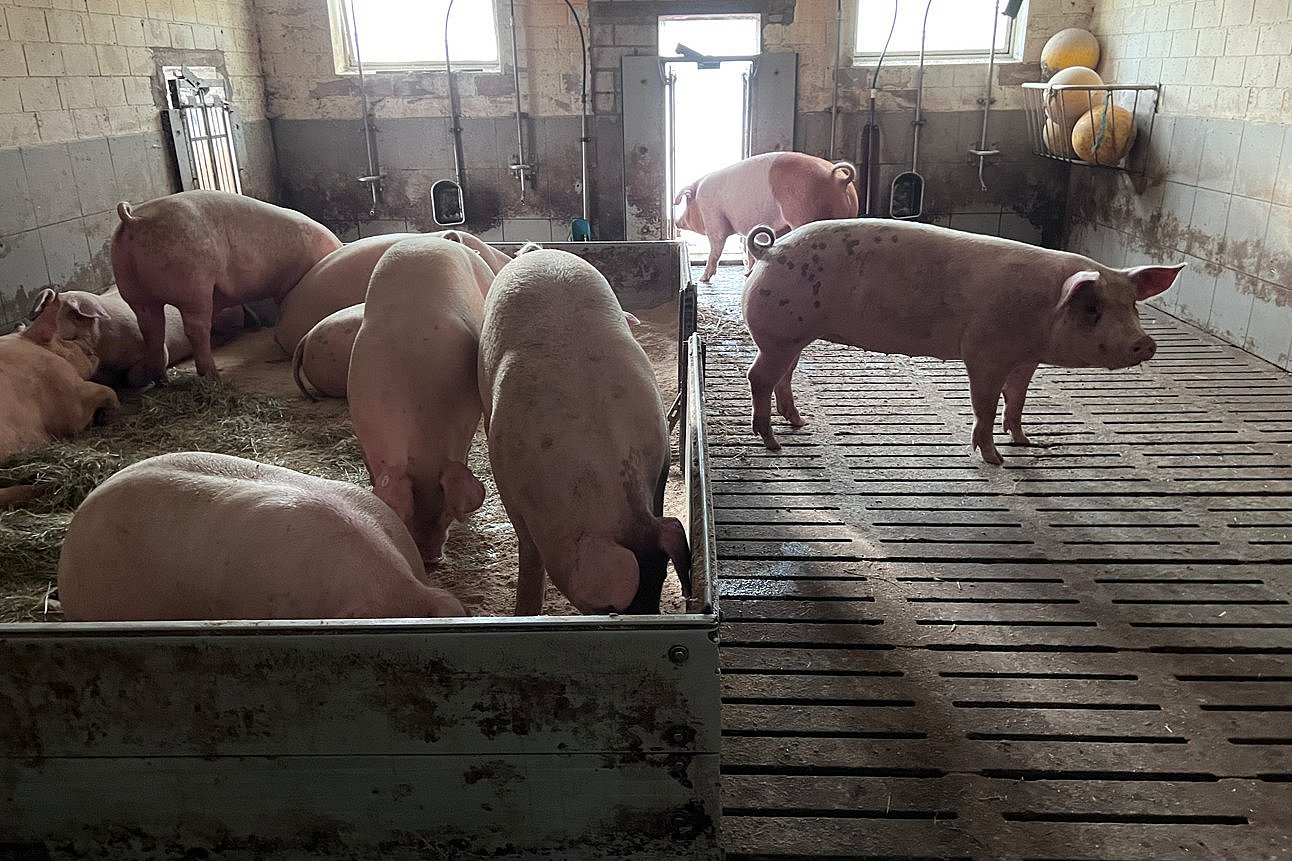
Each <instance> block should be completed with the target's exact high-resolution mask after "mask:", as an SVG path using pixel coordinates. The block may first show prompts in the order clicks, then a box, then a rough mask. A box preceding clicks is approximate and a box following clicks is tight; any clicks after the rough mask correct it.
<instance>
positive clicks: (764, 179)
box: [673, 152, 857, 284]
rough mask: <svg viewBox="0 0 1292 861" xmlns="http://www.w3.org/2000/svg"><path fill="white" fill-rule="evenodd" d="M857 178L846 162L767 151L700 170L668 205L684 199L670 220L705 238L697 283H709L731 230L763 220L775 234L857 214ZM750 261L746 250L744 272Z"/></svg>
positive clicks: (738, 230) (745, 229)
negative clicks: (706, 247) (707, 170)
mask: <svg viewBox="0 0 1292 861" xmlns="http://www.w3.org/2000/svg"><path fill="white" fill-rule="evenodd" d="M856 176H857V168H856V167H854V166H853V165H852V164H851V163H850V162H846V161H837V162H835V163H833V164H831V163H830V162H828V161H826V160H825V159H823V158H817V157H816V156H813V155H807V154H806V153H801V152H769V153H763V154H762V155H755V156H750V157H749V158H747V159H745V160H743V161H738V162H736V163H735V164H733V165H728V166H727V167H724V168H721V169H720V170H715V171H713V172H712V173H708V174H705V175H704V176H702V177H700V178H699V179H698V180H696V181H695V182H693V183H691V184H690V185H688V186H686V187H685V188H683V189H682V190H681V191H679V192H678V194H677V197H676V198H674V200H673V205H674V206H677V205H678V204H680V203H682V201H683V200H685V201H686V209H685V210H683V212H682V214H681V215H679V216H678V217H677V219H676V221H675V222H674V224H676V225H677V226H678V227H680V228H682V229H684V230H691V231H694V232H696V233H702V234H704V235H705V236H707V237H708V238H709V260H708V262H707V263H705V265H704V274H703V275H701V276H700V281H701V283H704V284H707V283H709V279H711V278H712V277H713V274H714V273H715V272H717V271H718V258H719V257H720V256H721V255H722V247H723V245H725V244H726V242H727V237H729V236H731V235H733V234H737V233H740V234H747V233H749V231H750V230H753V229H754V228H755V227H757V226H758V225H760V224H767V225H771V227H772V229H773V230H775V232H776V235H777V236H780V235H782V234H784V233H786V232H788V231H789V230H790V229H791V228H795V227H801V226H802V225H804V224H808V223H809V222H813V221H823V220H825V219H829V218H851V217H852V216H854V215H856V214H857V188H856V186H855V185H854V184H853V180H854V179H856ZM752 265H753V259H752V258H751V257H750V256H749V254H748V253H746V254H745V274H746V275H748V274H749V270H750V267H751V266H752Z"/></svg>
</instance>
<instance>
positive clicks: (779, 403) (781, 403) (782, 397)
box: [773, 353, 807, 428]
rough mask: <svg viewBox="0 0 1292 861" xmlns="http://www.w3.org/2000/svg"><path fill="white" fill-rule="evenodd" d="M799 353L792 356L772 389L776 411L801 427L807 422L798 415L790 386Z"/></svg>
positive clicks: (794, 425)
mask: <svg viewBox="0 0 1292 861" xmlns="http://www.w3.org/2000/svg"><path fill="white" fill-rule="evenodd" d="M801 355H802V354H801V353H800V354H799V355H796V356H795V357H794V362H793V364H791V365H790V369H789V370H788V371H786V372H785V375H784V376H783V377H781V378H780V380H779V381H778V382H777V383H776V388H775V389H774V390H773V391H774V393H775V395H776V411H777V412H779V413H780V414H781V417H782V418H784V419H785V420H786V421H788V422H789V423H790V424H791V425H792V426H793V427H796V428H801V427H803V426H804V425H806V424H807V420H806V419H804V418H803V417H802V416H801V415H799V411H798V408H797V407H795V406H794V390H793V389H792V388H791V383H792V382H793V377H794V371H795V369H796V368H798V366H799V356H801Z"/></svg>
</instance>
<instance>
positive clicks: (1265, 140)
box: [1234, 123, 1288, 200]
mask: <svg viewBox="0 0 1292 861" xmlns="http://www.w3.org/2000/svg"><path fill="white" fill-rule="evenodd" d="M1287 130H1288V129H1287V127H1286V126H1285V125H1284V124H1282V123H1245V124H1244V125H1243V138H1242V143H1241V144H1240V145H1239V150H1238V163H1237V167H1236V169H1235V173H1234V194H1241V195H1243V196H1244V197H1253V198H1256V199H1258V200H1269V199H1270V196H1271V195H1272V194H1273V192H1274V179H1275V177H1276V175H1277V173H1278V169H1279V154H1280V153H1281V152H1282V151H1283V138H1284V136H1285V135H1286V133H1287Z"/></svg>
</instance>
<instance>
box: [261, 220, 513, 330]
mask: <svg viewBox="0 0 1292 861" xmlns="http://www.w3.org/2000/svg"><path fill="white" fill-rule="evenodd" d="M413 236H439V237H441V238H449V239H455V241H458V242H461V243H462V244H463V245H466V246H467V247H468V248H470V249H472V250H473V251H475V252H476V253H477V254H479V255H480V257H481V258H482V259H483V260H484V262H485V264H486V265H487V266H488V267H489V269H490V270H492V271H493V272H494V273H495V274H496V273H497V272H498V270H499V269H501V268H502V267H503V266H504V265H506V263H507V261H508V260H510V259H511V258H510V257H508V256H507V255H506V254H504V253H503V252H501V251H499V250H498V249H496V248H494V247H493V246H491V245H489V244H487V243H485V242H483V241H482V240H480V239H478V238H477V237H475V236H472V235H471V234H470V233H466V232H464V231H461V230H442V231H440V232H439V233H426V234H422V233H388V234H385V235H382V236H369V237H367V238H364V239H356V240H355V241H354V242H350V243H348V244H346V245H345V247H343V248H342V249H341V250H340V251H338V252H336V253H335V254H329V255H328V256H327V257H325V258H323V259H322V260H320V261H319V262H318V263H317V264H315V266H314V268H313V269H311V270H310V271H309V272H307V273H305V277H303V278H301V280H300V282H299V283H298V284H297V285H296V286H295V287H294V288H292V291H291V292H290V293H288V294H287V296H285V297H284V298H283V302H282V306H281V308H280V309H279V317H278V325H277V326H276V327H274V340H275V341H276V342H277V343H278V346H280V347H282V349H283V351H284V352H286V353H294V352H295V351H296V345H297V344H299V343H300V340H301V338H303V337H305V333H306V332H308V331H309V330H310V329H311V328H313V327H314V325H315V324H316V323H318V322H319V321H320V320H322V319H323V318H324V317H326V316H327V315H329V314H331V313H333V312H334V311H340V310H341V309H342V308H348V307H350V306H351V305H356V304H358V303H360V302H362V301H363V297H364V294H365V293H367V292H368V280H369V279H370V278H371V277H372V269H373V267H374V266H376V265H377V260H379V259H380V258H381V255H383V254H385V253H386V250H387V249H388V248H390V246H392V245H394V244H395V243H396V242H399V241H401V240H404V239H409V238H411V237H413Z"/></svg>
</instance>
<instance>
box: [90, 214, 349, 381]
mask: <svg viewBox="0 0 1292 861" xmlns="http://www.w3.org/2000/svg"><path fill="white" fill-rule="evenodd" d="M117 217H118V218H120V220H121V223H120V224H118V225H117V229H116V232H115V233H113V235H112V272H113V274H114V275H115V276H116V279H117V288H118V289H119V290H120V291H121V298H122V299H125V300H126V303H127V304H129V305H130V307H131V309H132V310H134V312H135V316H136V317H138V319H139V330H140V332H141V333H142V334H143V339H144V345H145V353H146V358H145V361H144V373H145V376H146V377H147V379H148V380H149V381H157V382H163V381H165V379H166V318H165V313H164V309H165V307H166V306H167V305H174V306H175V307H176V308H178V309H179V312H180V317H181V318H182V320H183V324H184V334H185V335H187V336H188V340H189V343H190V344H192V346H193V359H194V363H195V364H196V366H197V372H198V374H200V375H202V376H204V377H218V376H219V371H218V369H217V368H216V366H215V360H214V359H213V358H212V357H211V319H212V316H213V315H214V313H215V312H216V311H219V310H220V309H221V308H227V307H230V306H233V305H240V304H242V303H244V302H251V301H254V300H257V299H275V300H278V301H281V300H282V298H283V296H285V295H286V294H287V292H288V291H289V290H291V289H292V287H293V286H294V285H295V284H296V282H297V281H299V280H300V279H301V276H302V275H304V274H305V273H306V272H308V271H309V269H310V267H312V266H313V265H314V264H315V263H317V262H318V261H319V259H320V258H322V257H324V256H326V255H328V254H330V253H331V252H333V251H335V250H336V249H338V248H340V247H341V242H340V240H338V239H337V238H336V236H335V235H334V234H333V233H332V231H330V230H328V229H327V228H326V227H324V226H323V225H321V224H319V223H317V222H315V221H313V220H311V219H310V218H307V217H306V216H304V215H302V214H301V213H299V212H295V211H293V210H290V209H284V208H283V207H281V206H274V205H273V204H270V203H264V202H263V201H259V200H256V199H255V198H251V197H245V196H243V195H241V194H232V193H230V192H225V191H182V192H180V193H179V194H172V195H169V196H167V197H159V198H157V199H156V200H150V201H148V202H147V203H143V204H140V205H139V206H137V207H131V206H130V204H129V203H124V202H122V203H119V204H117Z"/></svg>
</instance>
